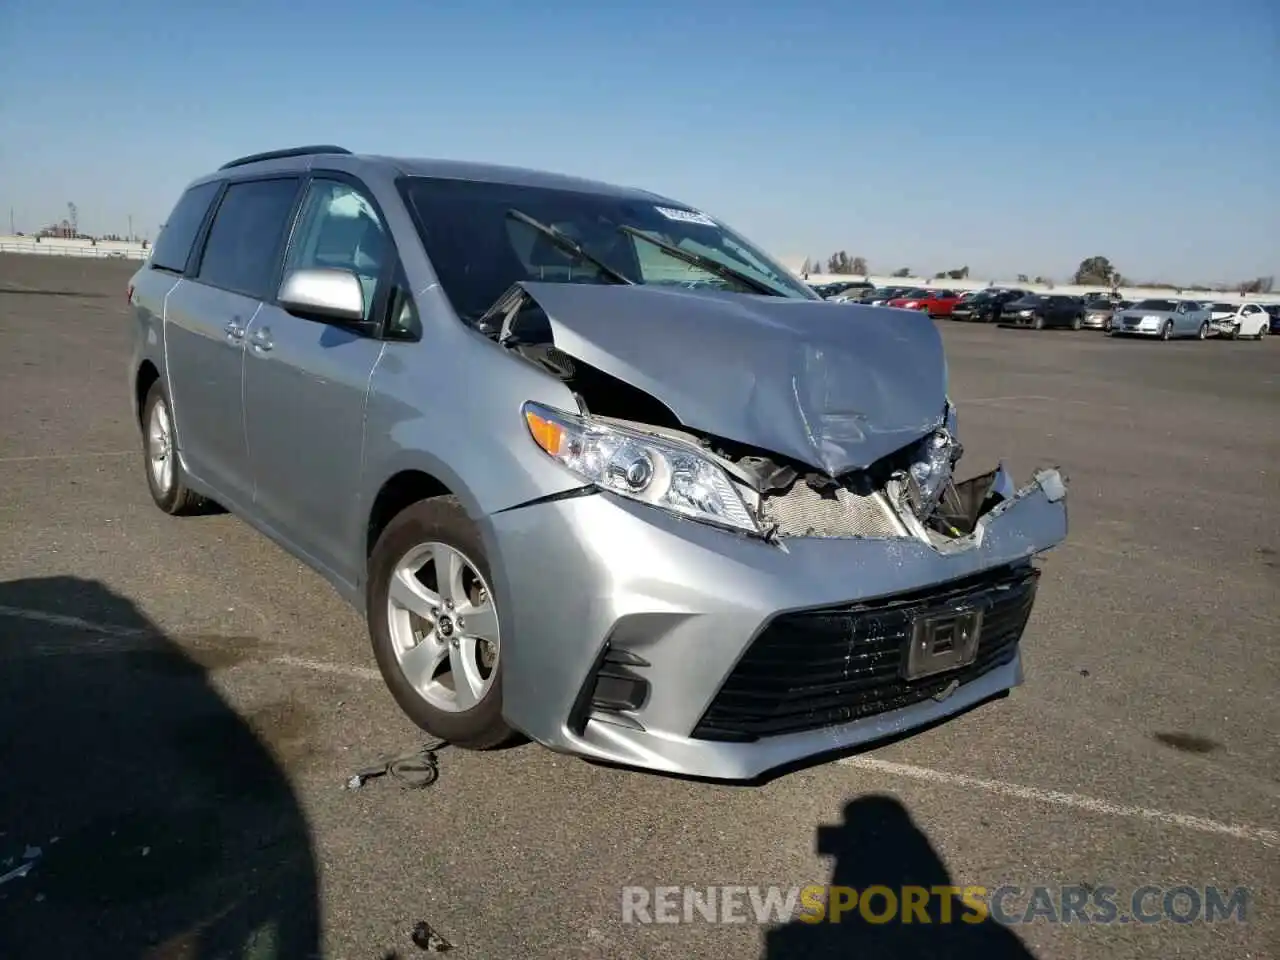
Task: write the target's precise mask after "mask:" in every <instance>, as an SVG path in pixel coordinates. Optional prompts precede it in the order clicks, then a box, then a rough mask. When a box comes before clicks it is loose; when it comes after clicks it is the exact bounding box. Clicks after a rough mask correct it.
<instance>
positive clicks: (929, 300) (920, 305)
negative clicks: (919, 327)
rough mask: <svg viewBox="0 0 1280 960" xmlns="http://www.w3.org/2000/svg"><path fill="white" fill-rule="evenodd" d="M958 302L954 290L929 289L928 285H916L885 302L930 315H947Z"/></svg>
mask: <svg viewBox="0 0 1280 960" xmlns="http://www.w3.org/2000/svg"><path fill="white" fill-rule="evenodd" d="M959 302H960V296H959V294H957V293H956V292H955V291H954V290H931V289H929V288H928V287H916V288H915V289H914V290H908V291H907V292H906V293H904V294H901V295H899V296H897V297H894V298H893V299H892V300H890V301H889V302H888V304H886V306H890V307H899V308H901V309H903V310H919V311H921V312H923V313H927V314H929V316H931V317H948V316H950V315H951V311H952V310H954V309H955V308H956V304H957V303H959Z"/></svg>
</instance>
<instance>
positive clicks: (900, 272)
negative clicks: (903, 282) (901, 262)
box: [889, 267, 911, 277]
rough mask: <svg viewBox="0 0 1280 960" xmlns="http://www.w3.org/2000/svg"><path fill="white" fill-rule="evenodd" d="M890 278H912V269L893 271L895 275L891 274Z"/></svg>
mask: <svg viewBox="0 0 1280 960" xmlns="http://www.w3.org/2000/svg"><path fill="white" fill-rule="evenodd" d="M889 276H891V277H909V276H911V268H910V267H899V268H898V269H897V270H895V271H893V273H891V274H889Z"/></svg>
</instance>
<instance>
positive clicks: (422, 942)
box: [410, 920, 453, 953]
mask: <svg viewBox="0 0 1280 960" xmlns="http://www.w3.org/2000/svg"><path fill="white" fill-rule="evenodd" d="M410 937H412V938H413V942H414V945H415V946H417V947H419V948H421V949H423V950H425V951H427V953H445V952H446V951H449V950H452V949H453V944H452V943H450V942H449V941H448V940H446V939H445V938H444V937H442V936H440V934H438V933H436V932H435V930H433V929H432V928H431V924H429V923H427V921H425V920H419V921H418V923H417V925H416V926H414V928H413V933H411V934H410Z"/></svg>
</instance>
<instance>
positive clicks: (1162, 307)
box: [1108, 298, 1210, 340]
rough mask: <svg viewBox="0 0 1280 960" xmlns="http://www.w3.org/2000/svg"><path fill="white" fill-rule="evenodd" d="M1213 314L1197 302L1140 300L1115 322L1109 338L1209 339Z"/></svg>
mask: <svg viewBox="0 0 1280 960" xmlns="http://www.w3.org/2000/svg"><path fill="white" fill-rule="evenodd" d="M1209 316H1210V314H1209V311H1208V310H1207V309H1205V306H1204V304H1202V303H1199V302H1197V301H1194V300H1168V299H1163V298H1155V299H1149V300H1139V301H1138V302H1137V303H1135V304H1134V305H1133V306H1132V307H1129V308H1127V309H1125V310H1121V311H1119V312H1117V313H1116V315H1115V316H1114V317H1113V318H1112V320H1111V329H1110V330H1109V331H1108V335H1109V336H1112V337H1159V338H1160V339H1161V340H1173V339H1177V338H1179V337H1198V338H1200V339H1201V340H1203V339H1205V338H1206V337H1207V336H1209Z"/></svg>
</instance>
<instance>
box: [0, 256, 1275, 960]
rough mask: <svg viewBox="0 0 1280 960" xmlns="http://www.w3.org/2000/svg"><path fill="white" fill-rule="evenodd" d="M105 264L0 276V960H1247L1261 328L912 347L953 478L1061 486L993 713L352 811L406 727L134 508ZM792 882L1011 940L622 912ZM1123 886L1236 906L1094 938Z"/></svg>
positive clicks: (494, 771)
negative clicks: (372, 767) (711, 761)
mask: <svg viewBox="0 0 1280 960" xmlns="http://www.w3.org/2000/svg"><path fill="white" fill-rule="evenodd" d="M135 267H136V264H132V263H129V262H120V261H115V262H112V261H87V260H77V259H70V258H67V259H63V258H54V257H35V256H28V257H23V256H17V255H9V256H0V730H2V731H3V735H2V736H0V761H3V766H2V767H0V776H3V788H2V789H0V956H5V957H10V956H16V957H64V956H93V957H115V956H121V957H148V958H154V960H177V958H196V957H201V958H204V957H219V956H235V957H241V956H243V957H255V958H268V957H280V958H288V960H293V958H305V957H308V956H323V957H326V958H351V960H356V958H372V960H385V958H387V957H390V956H398V957H401V958H408V957H413V956H418V955H427V954H426V953H424V951H423V949H422V948H421V947H420V946H418V945H415V943H414V942H413V938H412V936H411V931H413V929H414V927H415V925H417V924H419V923H420V922H423V921H425V922H426V923H427V924H429V925H430V926H431V927H432V928H433V929H434V930H435V931H436V932H437V933H438V934H439V936H441V937H443V938H444V939H445V940H446V941H447V942H448V943H450V944H452V948H453V949H452V950H451V951H450V955H451V956H455V957H460V958H497V960H505V958H521V960H523V958H530V960H533V958H542V957H547V958H551V957H555V958H566V957H572V958H605V957H609V958H613V957H620V958H621V957H645V958H647V957H654V958H673V960H674V958H679V960H696V958H703V957H706V958H711V960H723V958H726V957H735V958H736V957H744V958H765V960H783V958H793V957H794V958H800V957H817V956H833V957H835V956H839V957H878V956H885V957H890V956H892V957H898V956H928V957H945V956H997V957H1036V958H1044V960H1048V958H1063V960H1079V958H1084V957H1104V958H1108V960H1112V958H1115V960H1120V958H1127V957H1161V958H1163V957H1173V956H1178V957H1206V958H1215V960H1216V958H1226V957H1266V956H1275V955H1276V945H1277V944H1280V919H1277V907H1276V903H1277V901H1276V897H1277V884H1278V882H1280V869H1278V867H1277V865H1278V864H1280V816H1277V814H1278V812H1280V736H1277V730H1280V698H1277V695H1276V691H1277V689H1278V688H1280V644H1278V643H1277V637H1280V599H1278V597H1280V592H1278V590H1277V587H1278V586H1280V554H1278V551H1280V521H1278V520H1277V515H1278V510H1277V507H1278V504H1280V496H1278V495H1280V482H1278V481H1280V429H1278V428H1277V417H1278V416H1280V338H1269V339H1268V340H1266V341H1264V342H1261V343H1252V342H1234V343H1232V342H1226V341H1214V340H1211V341H1208V342H1203V343H1201V342H1195V341H1189V342H1170V343H1159V342H1143V341H1114V340H1110V339H1108V338H1106V337H1105V336H1103V335H1102V334H1100V333H1097V332H1088V331H1082V332H1071V331H1039V332H1037V331H1023V330H1002V329H997V328H995V327H989V326H980V325H966V324H960V323H954V322H947V321H940V322H939V326H940V328H941V330H942V333H943V336H944V338H945V341H946V345H947V350H948V356H949V360H950V366H951V376H952V396H953V399H954V400H955V401H956V402H957V404H958V406H959V410H960V430H961V437H962V439H963V441H964V443H965V448H966V452H965V456H964V459H963V461H962V472H967V473H977V472H980V471H981V470H984V469H986V468H988V467H989V466H990V465H992V464H993V463H994V461H995V460H997V459H999V458H1001V457H1003V458H1005V459H1006V462H1007V464H1008V465H1009V466H1010V467H1011V468H1012V469H1013V470H1014V471H1015V473H1016V474H1018V475H1019V476H1020V477H1022V478H1025V477H1028V476H1029V475H1030V473H1031V471H1032V470H1033V469H1035V468H1036V467H1037V466H1040V465H1044V464H1056V465H1061V466H1062V468H1063V469H1064V471H1065V473H1066V474H1067V476H1068V478H1069V481H1070V493H1069V504H1070V511H1071V532H1070V536H1069V540H1068V542H1067V543H1066V544H1065V545H1064V546H1063V547H1061V548H1060V549H1058V550H1057V551H1055V552H1054V553H1052V554H1051V555H1049V557H1048V558H1047V559H1046V560H1045V562H1044V565H1043V566H1044V577H1043V579H1042V584H1041V588H1040V594H1039V600H1038V603H1037V606H1036V609H1035V612H1034V614H1033V617H1032V621H1031V624H1030V626H1029V629H1028V631H1027V634H1026V636H1025V639H1024V642H1023V649H1024V663H1025V668H1026V683H1025V684H1024V685H1023V686H1021V687H1019V688H1018V689H1017V690H1015V691H1014V692H1013V694H1012V695H1011V696H1009V697H1007V698H1005V699H1002V700H999V701H996V702H993V703H990V704H987V705H985V706H982V707H980V708H978V709H977V710H974V711H972V712H970V713H967V714H965V715H963V716H961V717H958V718H956V719H954V720H953V721H951V722H949V723H946V724H943V725H941V726H938V727H935V728H933V729H930V730H928V731H925V732H922V733H920V734H918V735H916V736H913V737H909V738H906V739H903V740H900V741H898V742H895V743H892V744H887V745H883V746H881V747H879V748H877V749H873V750H869V751H866V752H862V753H859V754H856V755H850V756H845V757H841V758H836V759H831V760H829V761H827V762H824V763H820V764H815V765H812V766H808V767H806V768H803V769H800V770H796V771H792V772H789V773H786V774H785V775H782V776H778V777H776V778H773V779H771V780H768V781H767V782H763V783H761V784H753V785H747V786H736V785H734V786H730V785H723V784H714V783H704V782H699V781H692V780H682V779H673V778H667V777H659V776H654V775H650V774H645V773H638V772H632V771H625V770H618V769H612V768H607V767H602V766H596V765H592V764H588V763H585V762H583V761H580V760H577V759H574V758H572V757H566V756H562V755H557V754H555V753H552V752H550V751H548V750H545V749H543V748H542V747H539V746H537V745H534V744H523V745H520V746H517V747H513V748H510V749H506V750H502V751H499V752H494V753H488V754H473V753H466V752H462V751H458V750H455V749H453V748H446V749H444V750H443V751H441V753H440V755H439V760H440V775H439V779H438V781H437V782H436V783H435V784H434V785H432V786H430V787H427V788H425V789H422V790H408V789H404V788H402V787H401V786H400V785H399V784H398V783H397V782H395V781H393V780H389V779H386V778H381V779H375V780H370V781H369V782H368V783H366V784H365V785H364V786H363V787H362V788H361V789H359V790H354V791H352V790H347V789H344V784H345V782H346V780H347V779H348V777H349V776H350V775H351V774H352V773H353V772H354V771H355V770H357V769H359V768H361V767H364V766H366V765H368V764H369V763H371V762H374V761H377V760H378V759H379V758H380V757H383V756H386V755H391V754H396V753H400V752H404V751H407V750H412V749H413V748H414V747H415V746H416V745H417V744H418V743H420V742H421V736H420V734H419V732H418V731H417V730H416V729H415V728H414V727H412V726H411V725H410V724H409V723H408V722H407V721H406V720H404V719H403V718H402V717H401V716H400V715H399V713H398V712H397V710H396V708H395V706H394V704H393V702H392V700H391V697H390V696H389V694H388V693H387V692H386V690H385V689H384V688H383V686H382V684H381V682H380V681H379V680H378V679H377V675H376V672H375V670H374V662H373V657H372V654H371V652H370V650H369V646H368V642H367V639H366V635H365V630H364V625H363V623H362V622H361V620H360V619H359V617H358V616H357V615H356V614H355V613H354V612H353V611H351V610H350V609H348V608H347V607H345V606H344V605H343V604H342V602H341V601H340V600H339V599H338V598H337V597H336V595H335V594H334V593H333V592H332V590H331V589H330V588H329V587H328V586H327V585H326V584H325V583H324V582H323V581H322V580H321V579H320V578H319V577H318V576H317V575H315V574H313V573H311V572H310V571H308V570H307V569H305V568H304V567H303V566H302V565H301V564H299V563H298V562H297V561H295V560H293V559H292V558H290V557H289V556H287V555H286V554H285V553H283V552H282V551H281V550H280V549H278V548H277V547H275V546H274V545H272V544H271V543H269V542H268V541H267V540H265V539H264V538H262V537H261V536H259V535H258V534H256V533H255V532H253V531H252V530H251V529H249V528H248V527H247V526H246V525H245V524H243V523H241V522H240V521H238V520H236V519H235V518H234V517H232V516H229V515H226V514H213V515H208V516H200V517H192V518H184V519H175V518H170V517H167V516H165V515H163V514H161V513H160V512H159V511H158V510H157V509H156V508H155V507H154V506H153V505H152V504H151V502H150V500H149V498H148V495H147V489H146V485H145V480H144V477H143V465H142V458H141V447H140V441H139V435H138V431H137V429H136V426H135V424H134V423H133V421H132V419H131V410H130V407H129V403H130V391H129V385H128V383H127V374H126V360H127V355H128V342H129V332H130V331H129V324H130V319H129V315H128V313H127V308H126V302H125V284H126V282H127V279H128V276H129V274H130V273H131V271H132V270H133V269H134V268H135ZM825 884H836V885H841V886H852V887H856V888H858V889H860V890H863V889H865V888H866V887H867V886H869V885H883V886H886V887H888V888H890V889H891V890H901V888H902V887H903V885H923V886H925V887H933V886H937V885H954V886H955V887H957V888H965V887H975V886H976V887H982V888H985V889H986V891H987V893H988V894H991V893H992V892H993V891H995V890H996V889H997V888H1000V887H1008V886H1012V887H1017V888H1018V892H1016V893H1011V894H1010V895H1009V896H1008V897H1007V898H1006V899H1005V900H1004V901H1003V903H1002V915H1003V916H1004V918H1005V919H1006V920H1008V919H1009V918H1010V917H1012V918H1013V919H1015V920H1018V921H1021V920H1024V919H1032V922H1027V923H1024V922H1014V923H1005V924H996V923H984V924H968V923H964V922H953V923H949V924H947V923H932V924H921V923H918V922H917V923H913V924H902V923H896V922H891V923H870V922H866V920H865V919H859V917H858V911H857V910H856V909H854V910H852V911H851V912H850V913H849V915H848V916H847V917H846V918H845V921H846V922H842V923H839V924H834V923H824V924H813V925H811V924H805V923H802V922H797V921H796V920H792V921H791V922H789V923H785V924H782V925H778V924H769V923H763V924H762V923H757V922H756V918H755V917H753V916H750V914H751V913H752V906H751V900H750V896H749V895H745V900H744V901H743V902H745V903H746V904H747V906H746V908H745V914H747V916H746V922H738V923H711V922H708V921H707V920H706V919H705V917H704V915H702V914H701V913H699V912H698V911H697V910H694V911H693V912H692V913H691V914H690V916H689V918H688V919H689V922H684V920H685V919H686V917H685V916H684V909H683V906H682V905H681V904H682V903H683V901H682V899H681V898H682V897H683V896H684V893H683V891H681V892H679V893H677V894H676V895H675V897H676V900H675V902H676V905H677V909H676V910H675V911H674V913H675V915H676V919H678V920H680V921H681V922H677V923H658V922H653V923H645V922H634V921H643V920H644V919H646V914H645V913H644V912H643V911H641V912H640V913H639V914H634V915H632V916H631V917H630V920H632V921H633V922H624V919H626V918H624V911H623V905H624V893H623V890H624V888H625V887H639V888H648V891H649V893H650V894H652V897H653V898H654V899H651V900H649V901H646V902H649V903H650V904H651V905H652V904H657V902H658V900H659V899H661V892H657V893H654V892H653V891H654V888H655V887H666V886H670V887H680V888H685V887H691V888H696V890H698V891H700V892H701V893H702V894H704V895H706V894H707V893H708V891H707V888H710V887H716V888H722V887H724V886H726V885H732V886H742V887H749V888H761V889H763V888H767V887H771V886H776V887H779V888H782V893H783V894H785V891H786V889H788V888H792V887H797V886H798V887H804V886H809V885H825ZM1146 885H1150V886H1151V887H1152V888H1153V890H1152V892H1151V893H1150V896H1149V897H1148V899H1147V900H1146V901H1145V903H1146V906H1147V908H1148V909H1149V910H1153V911H1155V912H1156V914H1159V912H1160V910H1161V904H1162V903H1163V902H1164V895H1165V893H1166V892H1168V891H1170V890H1172V889H1173V888H1176V887H1179V886H1184V887H1190V888H1193V890H1195V891H1196V892H1197V894H1198V895H1199V896H1200V897H1202V898H1203V897H1205V896H1206V893H1205V891H1206V888H1208V887H1217V888H1219V889H1220V890H1221V891H1223V896H1224V898H1225V897H1227V896H1229V895H1230V894H1231V893H1232V892H1235V891H1237V889H1238V888H1246V895H1245V896H1246V901H1245V902H1246V906H1245V909H1244V916H1243V921H1242V920H1241V916H1240V913H1239V912H1237V913H1235V914H1233V915H1232V917H1230V918H1228V919H1225V920H1223V919H1221V918H1219V919H1218V920H1217V922H1213V923H1209V922H1205V921H1204V920H1203V918H1197V919H1193V921H1192V922H1189V923H1179V922H1176V921H1175V920H1174V919H1172V918H1171V917H1169V916H1164V917H1160V916H1157V918H1156V920H1155V922H1138V921H1136V920H1131V921H1130V922H1121V919H1120V918H1121V916H1129V911H1128V907H1129V906H1130V894H1131V892H1133V891H1135V890H1136V889H1138V888H1142V887H1144V886H1146ZM1037 887H1045V888H1049V890H1050V896H1049V897H1048V898H1047V900H1046V901H1045V902H1047V903H1048V904H1049V907H1050V908H1052V907H1053V906H1054V902H1053V901H1054V898H1060V896H1061V894H1062V888H1063V887H1069V888H1070V889H1071V890H1072V891H1079V890H1084V891H1085V892H1086V894H1087V895H1088V896H1090V897H1093V896H1100V893H1099V891H1105V889H1106V888H1114V889H1115V891H1116V894H1115V899H1116V901H1117V902H1118V903H1119V910H1118V913H1117V916H1116V919H1115V920H1114V922H1109V923H1108V922H1093V923H1082V922H1080V920H1079V917H1078V916H1076V917H1075V918H1073V921H1074V922H1071V923H1063V922H1054V920H1051V919H1049V918H1048V917H1047V912H1046V910H1045V909H1044V907H1045V903H1040V904H1039V906H1040V907H1041V909H1040V910H1038V911H1036V910H1031V909H1028V907H1029V906H1030V905H1034V903H1033V901H1034V900H1035V897H1034V895H1033V891H1034V889H1035V888H1037ZM628 896H636V894H635V893H634V892H633V893H632V894H628ZM957 896H958V894H957ZM1178 897H1181V899H1178ZM1188 898H1189V893H1188V892H1187V891H1183V892H1182V894H1179V895H1177V896H1174V897H1172V898H1171V902H1172V903H1173V907H1174V909H1173V912H1174V913H1178V914H1179V915H1181V916H1183V917H1186V916H1189V915H1192V914H1194V913H1195V911H1193V910H1192V909H1191V906H1190V903H1191V901H1190V900H1189V899H1188ZM632 902H633V903H634V902H636V901H634V900H633V901H632ZM957 902H959V901H957ZM1206 902H1207V901H1206ZM881 904H883V901H882V902H881ZM1058 905H1059V906H1060V899H1059V900H1058ZM881 908H882V907H881ZM1024 911H1025V913H1027V914H1029V915H1035V916H1033V917H1026V916H1024ZM873 912H874V911H873ZM1048 912H1056V911H1054V910H1050V911H1048ZM1201 912H1203V910H1202V911H1201ZM661 913H662V911H661V910H656V909H653V910H650V911H649V913H648V917H649V918H652V919H656V918H657V917H658V916H660V915H661ZM1094 916H1095V917H1096V916H1097V914H1096V912H1095V913H1094ZM1058 919H1059V921H1060V920H1061V918H1060V917H1059V918H1058ZM1104 919H1105V918H1104ZM420 939H421V937H420ZM424 942H425V940H424ZM437 943H438V941H437Z"/></svg>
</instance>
